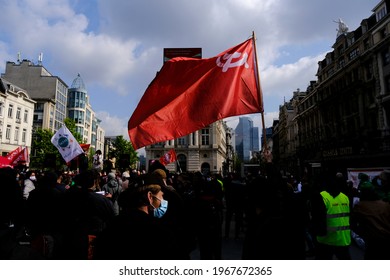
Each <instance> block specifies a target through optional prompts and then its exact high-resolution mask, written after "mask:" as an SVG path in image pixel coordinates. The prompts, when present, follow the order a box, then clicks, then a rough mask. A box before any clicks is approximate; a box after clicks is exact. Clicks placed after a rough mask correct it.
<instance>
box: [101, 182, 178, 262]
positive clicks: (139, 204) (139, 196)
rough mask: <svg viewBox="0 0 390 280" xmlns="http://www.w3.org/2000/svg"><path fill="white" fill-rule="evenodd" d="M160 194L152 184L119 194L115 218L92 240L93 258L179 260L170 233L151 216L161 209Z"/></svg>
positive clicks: (157, 186) (176, 246) (161, 194)
mask: <svg viewBox="0 0 390 280" xmlns="http://www.w3.org/2000/svg"><path fill="white" fill-rule="evenodd" d="M163 194H164V193H163V192H162V191H161V186H160V185H158V184H153V183H146V184H144V185H138V186H136V187H133V188H128V189H126V190H125V191H123V192H122V193H121V194H120V197H119V206H120V209H121V211H120V213H119V215H118V216H117V217H115V219H114V221H113V222H112V223H111V225H110V226H109V227H108V228H107V229H106V230H105V231H104V232H103V233H102V234H101V235H100V236H98V238H97V240H96V246H95V258H96V259H104V260H173V259H180V255H179V254H178V247H179V244H178V243H177V242H176V239H175V238H174V236H173V234H172V232H171V231H170V230H169V228H167V227H165V226H163V225H162V224H161V223H159V222H158V218H156V217H155V216H156V215H158V213H157V212H158V211H159V209H160V208H161V207H162V204H163V201H164V198H163ZM156 213H157V214H156Z"/></svg>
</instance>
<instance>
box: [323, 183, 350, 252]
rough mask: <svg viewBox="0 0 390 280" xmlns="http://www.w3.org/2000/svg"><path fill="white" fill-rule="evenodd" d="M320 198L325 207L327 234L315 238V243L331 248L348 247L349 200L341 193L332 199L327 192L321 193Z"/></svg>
mask: <svg viewBox="0 0 390 280" xmlns="http://www.w3.org/2000/svg"><path fill="white" fill-rule="evenodd" d="M321 196H322V199H323V201H324V203H325V206H326V214H327V215H326V225H327V234H326V235H324V236H317V241H318V242H319V243H321V244H327V245H332V246H347V245H350V244H351V230H350V224H349V215H350V208H349V198H348V197H347V196H346V195H345V194H343V193H340V194H339V195H338V196H336V197H333V196H331V195H330V194H329V193H328V192H327V191H322V192H321Z"/></svg>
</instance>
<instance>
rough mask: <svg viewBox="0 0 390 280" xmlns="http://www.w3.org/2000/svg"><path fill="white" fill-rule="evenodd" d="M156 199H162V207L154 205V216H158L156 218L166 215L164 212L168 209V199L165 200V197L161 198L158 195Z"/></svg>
mask: <svg viewBox="0 0 390 280" xmlns="http://www.w3.org/2000/svg"><path fill="white" fill-rule="evenodd" d="M155 198H156V199H158V200H160V207H158V208H156V207H154V206H153V204H151V205H152V207H153V208H154V210H153V216H154V217H156V218H161V217H162V216H164V214H165V213H166V212H167V210H168V200H165V199H159V198H158V197H156V196H155Z"/></svg>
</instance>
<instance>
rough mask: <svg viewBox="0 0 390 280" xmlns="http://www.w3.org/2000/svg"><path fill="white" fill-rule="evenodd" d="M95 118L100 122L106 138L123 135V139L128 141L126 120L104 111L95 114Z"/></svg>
mask: <svg viewBox="0 0 390 280" xmlns="http://www.w3.org/2000/svg"><path fill="white" fill-rule="evenodd" d="M96 116H97V118H98V119H100V120H101V121H102V122H101V125H102V127H104V128H105V135H106V136H117V135H123V138H125V139H127V140H129V135H128V133H127V121H128V120H125V119H122V118H119V117H117V116H115V115H113V114H112V113H108V112H105V111H99V112H96Z"/></svg>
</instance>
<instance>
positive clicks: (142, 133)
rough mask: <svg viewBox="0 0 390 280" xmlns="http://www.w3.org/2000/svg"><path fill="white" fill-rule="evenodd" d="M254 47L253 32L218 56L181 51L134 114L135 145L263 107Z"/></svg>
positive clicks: (182, 133)
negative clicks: (191, 55)
mask: <svg viewBox="0 0 390 280" xmlns="http://www.w3.org/2000/svg"><path fill="white" fill-rule="evenodd" d="M254 52H255V49H254V42H253V38H251V39H248V40H247V41H245V42H243V43H241V44H239V45H237V46H235V47H233V48H230V49H228V50H227V51H225V52H222V53H220V54H219V55H218V56H216V57H213V58H208V59H197V58H186V57H176V58H173V59H171V60H169V61H167V62H166V63H164V66H163V67H162V68H161V71H160V72H159V73H158V75H157V76H156V78H155V79H154V80H153V81H152V83H151V84H150V85H149V87H148V88H147V89H146V91H145V93H144V95H143V96H142V98H141V100H140V102H139V104H138V106H137V108H136V109H135V111H134V113H133V115H132V116H131V118H130V120H129V123H128V129H129V136H130V140H131V142H132V145H133V147H134V149H139V148H141V147H144V146H146V145H150V144H153V143H157V142H162V141H166V140H171V139H175V138H178V137H181V136H185V135H188V134H189V133H191V132H194V131H196V130H199V129H202V128H204V127H206V126H207V125H209V124H211V123H213V122H215V121H217V120H220V119H223V118H227V117H231V116H238V115H244V114H251V113H261V112H263V105H262V104H263V103H262V97H261V91H260V88H259V87H258V85H259V83H258V81H257V77H258V75H257V67H256V62H255V54H254Z"/></svg>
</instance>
